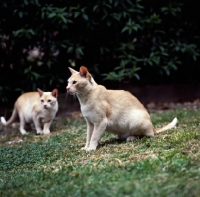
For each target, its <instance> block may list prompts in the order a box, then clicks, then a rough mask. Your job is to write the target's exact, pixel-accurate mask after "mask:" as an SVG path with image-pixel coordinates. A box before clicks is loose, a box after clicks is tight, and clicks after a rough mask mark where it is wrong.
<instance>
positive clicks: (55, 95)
mask: <svg viewBox="0 0 200 197" xmlns="http://www.w3.org/2000/svg"><path fill="white" fill-rule="evenodd" d="M52 95H53V96H54V97H56V98H57V97H58V90H57V89H54V90H53V91H52Z"/></svg>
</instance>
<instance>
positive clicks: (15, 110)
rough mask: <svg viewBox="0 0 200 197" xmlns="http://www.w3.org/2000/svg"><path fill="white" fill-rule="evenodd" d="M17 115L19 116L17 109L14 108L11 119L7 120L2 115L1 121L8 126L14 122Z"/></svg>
mask: <svg viewBox="0 0 200 197" xmlns="http://www.w3.org/2000/svg"><path fill="white" fill-rule="evenodd" d="M16 117H17V109H15V108H14V110H13V112H12V115H11V117H10V119H9V120H8V121H6V119H5V118H4V117H3V116H2V117H1V123H2V124H3V125H4V126H7V125H9V124H11V123H12V122H14V120H15V119H16Z"/></svg>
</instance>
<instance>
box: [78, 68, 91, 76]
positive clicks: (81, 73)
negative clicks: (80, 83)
mask: <svg viewBox="0 0 200 197" xmlns="http://www.w3.org/2000/svg"><path fill="white" fill-rule="evenodd" d="M79 72H80V75H81V77H85V78H86V77H87V76H88V74H89V72H88V69H87V68H86V67H85V66H81V67H80V71H79Z"/></svg>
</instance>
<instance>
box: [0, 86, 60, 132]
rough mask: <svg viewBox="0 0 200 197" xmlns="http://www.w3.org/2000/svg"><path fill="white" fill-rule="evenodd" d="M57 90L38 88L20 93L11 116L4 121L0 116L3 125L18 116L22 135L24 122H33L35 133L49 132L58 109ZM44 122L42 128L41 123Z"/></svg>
mask: <svg viewBox="0 0 200 197" xmlns="http://www.w3.org/2000/svg"><path fill="white" fill-rule="evenodd" d="M57 96H58V90H57V89H54V90H53V91H52V92H43V91H42V90H40V89H39V88H38V89H37V92H27V93H24V94H22V95H21V96H20V97H19V98H18V99H17V101H16V102H15V105H14V109H13V113H12V116H11V117H10V119H9V120H8V121H7V122H6V120H5V118H4V117H1V122H2V123H3V125H5V126H7V125H9V124H11V123H12V122H14V120H15V119H16V118H17V115H18V116H19V120H20V132H21V134H22V135H24V134H27V132H26V130H25V129H24V127H25V124H26V123H31V122H33V123H34V125H35V128H36V131H37V134H44V135H45V134H49V133H50V130H49V128H50V125H51V123H52V121H53V119H54V118H55V116H56V113H57V111H58V101H57ZM42 123H43V124H44V127H43V130H42V129H41V124H42Z"/></svg>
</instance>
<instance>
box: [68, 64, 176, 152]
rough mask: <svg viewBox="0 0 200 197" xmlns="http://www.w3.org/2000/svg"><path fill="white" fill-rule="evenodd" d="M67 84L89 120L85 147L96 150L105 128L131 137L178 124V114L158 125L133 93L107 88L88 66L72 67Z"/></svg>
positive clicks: (152, 133) (148, 134)
mask: <svg viewBox="0 0 200 197" xmlns="http://www.w3.org/2000/svg"><path fill="white" fill-rule="evenodd" d="M69 70H70V71H71V74H72V75H71V77H70V78H69V79H68V85H67V87H66V89H67V91H68V93H70V94H72V95H76V96H77V97H78V99H79V102H80V106H81V112H82V114H83V116H84V118H85V120H86V122H87V138H86V145H85V147H83V148H82V149H85V150H86V151H90V150H95V149H96V148H97V146H98V142H99V140H100V138H101V136H102V135H103V133H104V131H108V132H112V133H114V134H116V135H117V136H118V138H120V139H126V140H127V141H129V140H133V139H136V138H137V137H138V136H148V137H153V136H154V135H155V134H157V133H159V132H162V131H165V130H167V129H171V128H173V127H175V125H176V123H177V118H174V120H173V121H172V122H171V123H169V124H168V125H166V126H164V127H162V128H159V129H154V127H153V125H152V122H151V118H150V115H149V114H148V112H147V110H146V109H145V108H144V106H143V105H142V104H141V103H140V102H139V101H138V99H137V98H136V97H134V96H133V95H132V94H131V93H129V92H127V91H124V90H107V89H106V88H105V87H104V86H102V85H98V84H97V83H96V82H95V81H94V79H93V78H92V76H91V74H90V73H89V72H88V70H87V68H86V67H84V66H81V67H80V71H79V72H77V71H75V70H74V69H72V68H69Z"/></svg>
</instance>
